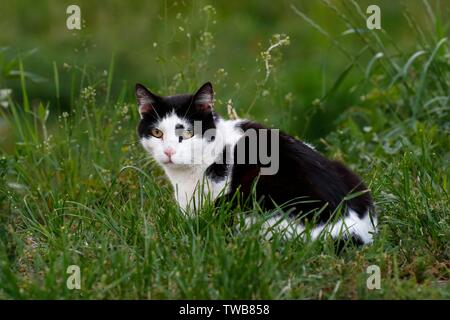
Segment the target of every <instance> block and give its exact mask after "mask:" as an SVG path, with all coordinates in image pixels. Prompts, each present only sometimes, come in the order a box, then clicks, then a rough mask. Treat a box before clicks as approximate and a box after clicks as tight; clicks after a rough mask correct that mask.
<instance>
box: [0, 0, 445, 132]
mask: <svg viewBox="0 0 450 320" xmlns="http://www.w3.org/2000/svg"><path fill="white" fill-rule="evenodd" d="M358 3H359V4H360V6H361V8H367V6H368V5H369V4H377V5H379V6H380V7H381V8H382V27H383V29H384V30H385V31H386V32H385V33H386V36H387V37H390V38H391V39H395V41H393V44H396V45H398V46H399V47H407V48H411V49H413V48H414V47H415V42H416V41H417V37H416V36H415V35H413V34H412V32H411V26H410V25H408V23H407V20H405V19H404V15H405V13H407V12H408V13H410V14H411V15H412V16H413V17H414V19H416V22H417V23H420V25H421V26H422V27H424V26H428V27H430V28H431V29H432V28H433V26H431V25H429V19H427V16H426V15H427V13H426V10H425V7H424V5H423V2H422V1H421V0H412V1H374V0H371V1H359V2H358ZM71 4H78V5H79V6H80V8H81V18H82V21H83V22H82V30H80V31H78V30H72V31H70V30H68V29H67V28H66V19H67V17H68V14H66V8H67V7H68V6H69V5H71ZM325 4H326V3H325ZM445 4H446V1H442V3H441V2H439V3H438V6H440V7H442V10H448V8H447V6H446V5H445ZM293 5H294V6H295V7H296V8H298V9H299V10H301V11H302V12H304V13H305V14H307V16H308V17H309V18H310V19H312V20H314V21H315V22H316V23H317V24H318V25H320V26H321V27H322V28H323V29H324V30H325V31H326V32H328V33H329V35H330V37H331V39H334V40H330V38H327V37H326V36H324V35H323V34H321V33H320V32H319V31H317V30H316V29H314V28H312V27H311V25H310V24H308V23H307V22H305V21H304V20H303V19H302V18H301V17H300V16H298V15H297V14H296V13H295V12H294V10H293V8H292V6H293ZM330 5H331V6H336V7H337V8H339V9H341V8H342V7H343V6H347V7H348V6H350V4H349V2H345V1H331V2H330V4H329V5H328V6H327V5H324V1H298V0H296V1H265V2H264V3H263V2H261V1H256V0H253V1H231V2H230V1H214V2H213V7H210V6H209V3H207V2H204V1H145V2H144V1H139V2H131V1H128V2H125V1H118V0H113V1H76V3H75V2H73V1H23V0H18V1H2V2H1V4H0V15H1V19H0V30H2V31H1V32H0V47H2V48H3V51H2V53H1V58H2V61H0V63H2V66H1V67H2V69H3V72H2V77H0V88H11V89H12V90H13V96H14V97H15V98H16V99H20V93H21V90H20V79H19V78H18V76H11V75H8V74H7V73H8V70H10V69H11V68H9V69H8V68H7V66H8V64H7V62H8V61H10V60H11V59H12V58H13V57H16V58H17V57H18V56H21V57H22V58H23V64H24V69H25V70H26V71H27V72H30V77H29V80H30V81H28V82H27V89H28V92H29V96H30V97H31V101H32V103H33V104H34V105H37V103H38V102H44V103H45V102H47V101H48V102H50V103H51V105H50V110H51V109H52V108H54V107H55V106H56V105H57V103H58V102H57V101H56V99H57V98H56V95H55V90H56V89H55V81H54V73H55V67H56V69H57V70H58V76H59V82H60V88H58V90H59V91H60V93H59V95H60V98H59V100H60V101H59V102H60V105H61V108H62V109H68V108H70V104H71V102H72V101H71V100H70V95H71V82H77V83H78V82H79V81H81V80H80V78H81V77H80V78H78V79H77V78H75V79H74V78H73V77H74V76H73V72H72V71H73V69H74V68H78V69H79V70H81V71H83V72H82V73H83V74H85V75H86V78H87V81H88V82H89V83H90V84H94V85H95V86H96V89H97V91H102V90H103V91H104V90H106V81H102V78H103V80H105V79H106V78H107V77H108V70H109V68H110V63H111V61H112V59H113V62H114V65H113V69H112V70H109V71H113V78H112V80H113V81H112V88H113V90H112V92H111V96H112V97H115V96H118V95H119V94H125V95H126V97H127V99H132V93H133V92H132V90H133V87H134V83H136V82H141V83H143V84H145V85H147V86H148V87H149V88H150V89H152V90H154V91H156V92H158V93H160V94H169V93H175V92H185V91H192V90H195V87H198V86H200V85H201V84H202V83H203V82H205V81H212V82H213V84H214V85H215V89H216V93H217V99H218V101H217V109H218V110H219V112H222V113H224V112H225V110H226V108H225V105H226V102H228V101H229V99H232V102H233V105H234V107H235V108H236V110H237V112H238V114H239V115H240V116H250V117H252V118H255V119H256V120H259V121H263V122H267V123H268V124H270V125H275V126H278V127H281V128H282V129H284V130H286V131H288V132H290V133H292V134H296V135H299V136H301V137H302V138H305V139H307V140H316V139H318V138H319V137H323V136H325V135H326V134H327V133H329V132H330V131H331V130H333V129H335V125H336V119H337V118H338V117H339V115H340V114H341V112H342V111H343V110H344V109H348V108H349V107H351V106H352V105H354V104H355V103H356V102H358V101H359V99H360V95H361V92H363V91H364V88H363V89H361V90H359V89H360V88H359V89H358V88H355V87H351V86H352V85H354V84H355V83H358V81H359V79H361V77H362V75H363V73H362V72H360V71H361V70H355V68H353V69H352V70H350V72H349V73H348V74H345V77H344V79H343V80H344V81H342V82H339V86H338V88H336V89H337V90H333V92H332V94H331V95H328V96H327V99H324V100H323V101H322V102H321V103H317V101H319V100H317V99H321V98H323V97H324V96H326V95H327V92H328V91H329V90H330V89H332V88H333V85H334V84H335V83H336V81H337V80H338V78H339V76H340V75H341V74H342V73H343V72H344V71H345V69H346V68H347V66H348V65H349V63H351V58H350V57H348V56H346V55H345V54H344V53H343V52H342V51H341V50H339V49H338V48H337V47H336V46H334V45H333V41H339V43H340V44H342V45H345V47H346V50H347V52H349V53H350V54H351V55H352V56H354V55H356V54H357V53H358V52H359V50H361V49H362V47H363V46H362V44H361V42H360V39H358V36H357V34H356V33H349V32H347V33H345V32H346V31H347V30H349V28H350V27H349V26H348V25H346V23H345V22H344V21H343V20H342V19H341V18H340V17H339V16H338V15H337V14H335V13H334V12H333V9H332V8H330ZM347 9H348V8H347ZM354 11H355V12H354V16H353V17H349V18H355V17H356V19H358V17H357V12H356V10H354ZM350 12H351V11H350ZM364 13H365V12H364ZM359 21H360V25H361V30H364V29H365V28H366V26H365V21H364V20H363V19H360V18H359ZM416 22H413V23H416ZM274 34H284V35H287V36H289V40H290V44H289V45H287V46H283V47H281V48H278V49H279V50H278V51H277V52H276V55H275V56H274V57H272V61H271V62H272V63H273V64H274V67H275V68H276V70H274V72H272V73H271V75H270V77H269V80H268V82H267V83H266V86H261V85H260V86H259V87H258V83H261V82H262V80H263V79H264V74H265V70H264V64H263V61H261V59H260V58H261V52H263V51H264V50H266V49H267V48H268V47H269V45H270V43H269V41H270V39H271V37H272V35H274ZM30 51H33V52H32V53H31V54H29V53H30ZM274 54H275V53H274ZM373 54H374V53H373V52H370V51H367V52H365V53H364V54H362V55H361V57H360V61H361V65H366V64H367V63H368V61H369V60H370V59H371V58H372V57H373ZM279 58H281V59H279ZM258 59H259V61H257V60H258ZM277 60H279V61H277ZM16 62H17V61H16ZM16 67H17V65H16ZM5 70H6V71H5ZM266 87H267V89H266ZM269 88H270V89H269ZM100 93H101V92H100ZM72 94H73V93H72ZM314 102H316V103H314ZM250 106H251V107H250ZM249 109H250V110H249ZM248 111H249V112H248ZM247 113H249V114H247ZM306 119H308V120H306Z"/></svg>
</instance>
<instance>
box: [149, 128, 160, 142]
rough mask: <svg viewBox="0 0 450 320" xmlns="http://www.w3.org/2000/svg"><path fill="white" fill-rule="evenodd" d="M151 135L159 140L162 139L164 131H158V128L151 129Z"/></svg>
mask: <svg viewBox="0 0 450 320" xmlns="http://www.w3.org/2000/svg"><path fill="white" fill-rule="evenodd" d="M150 134H151V135H152V136H154V137H155V138H158V139H161V138H162V136H163V133H162V131H161V130H159V129H156V128H153V129H151V130H150Z"/></svg>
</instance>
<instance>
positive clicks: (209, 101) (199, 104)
mask: <svg viewBox="0 0 450 320" xmlns="http://www.w3.org/2000/svg"><path fill="white" fill-rule="evenodd" d="M213 100H214V91H213V87H212V84H211V82H207V83H205V84H204V85H202V86H201V87H200V89H198V90H197V92H196V93H195V94H194V105H195V107H196V108H199V109H200V110H202V111H204V112H208V111H211V110H212V108H213Z"/></svg>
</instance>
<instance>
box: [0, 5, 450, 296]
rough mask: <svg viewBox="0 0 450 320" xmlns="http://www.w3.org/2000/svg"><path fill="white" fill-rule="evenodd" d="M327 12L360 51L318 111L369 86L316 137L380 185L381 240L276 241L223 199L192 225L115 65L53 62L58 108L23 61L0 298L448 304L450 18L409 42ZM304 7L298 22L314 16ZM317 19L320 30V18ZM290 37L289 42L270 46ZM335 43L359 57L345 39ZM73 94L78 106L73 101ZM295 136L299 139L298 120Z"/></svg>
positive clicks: (11, 127) (8, 171)
mask: <svg viewBox="0 0 450 320" xmlns="http://www.w3.org/2000/svg"><path fill="white" fill-rule="evenodd" d="M424 3H426V4H428V2H426V1H425V2H424ZM324 7H325V8H328V9H330V14H333V13H334V14H336V15H338V16H339V17H340V18H341V19H343V21H344V22H345V23H347V25H348V28H349V29H348V30H350V31H349V34H352V35H353V36H354V37H356V38H357V39H358V41H360V47H359V49H360V50H357V51H354V53H351V54H350V55H351V56H350V59H349V61H350V62H349V64H347V65H346V66H343V67H342V70H344V71H343V72H342V73H341V74H340V75H338V76H336V77H335V79H336V81H335V82H334V84H333V85H331V86H330V89H329V90H324V92H323V94H322V97H321V98H320V99H318V101H315V102H314V105H313V106H314V107H315V108H317V109H323V110H325V111H326V110H327V108H329V104H330V101H331V102H333V100H332V98H333V96H335V94H336V93H337V92H338V91H339V90H341V91H342V90H344V89H343V83H344V82H345V81H346V80H348V77H349V75H350V74H351V73H352V72H353V73H354V77H359V78H358V81H354V82H352V83H351V86H350V88H351V89H350V92H349V94H351V95H357V96H359V99H357V100H356V102H354V104H353V105H351V106H349V107H348V108H346V110H343V111H342V112H341V116H340V118H339V119H337V120H336V126H337V129H336V130H334V131H333V132H331V133H330V134H328V135H327V136H325V137H323V138H322V139H321V140H318V141H316V142H317V144H318V145H319V148H320V149H321V150H322V151H323V152H324V153H326V154H327V155H328V156H330V157H333V158H338V159H342V160H344V161H345V162H346V163H348V164H349V165H350V166H351V167H352V169H354V170H356V171H357V172H358V173H360V174H361V175H362V176H363V178H364V180H365V181H366V182H367V183H368V185H369V186H370V188H371V190H372V192H373V194H374V198H375V200H376V203H377V207H378V212H379V215H380V219H379V222H380V233H379V235H378V236H377V238H376V240H375V242H374V244H373V245H372V246H367V247H363V248H354V247H348V248H346V250H345V251H343V252H342V253H340V254H337V253H336V252H335V250H334V247H333V244H332V243H330V242H329V241H325V240H320V241H316V242H312V243H302V242H300V241H282V239H280V238H279V237H275V239H273V240H272V241H263V240H261V238H260V237H259V230H258V228H257V227H253V228H251V229H249V230H247V231H245V232H242V233H236V232H234V228H232V227H230V226H229V225H228V221H229V215H230V214H231V213H230V211H229V210H228V208H227V205H226V204H223V205H222V206H221V208H219V209H218V211H213V210H212V209H211V208H208V207H207V208H205V209H204V210H203V211H202V212H201V213H200V214H199V215H198V216H197V217H195V218H192V219H185V218H183V217H182V216H181V215H180V214H179V212H178V209H177V207H176V205H175V202H174V200H173V198H172V190H171V187H170V185H169V184H168V182H167V181H166V179H165V178H164V176H163V174H162V171H161V170H160V169H159V168H158V167H157V166H156V164H155V163H154V162H152V161H151V160H150V159H149V158H148V157H147V156H146V155H145V153H144V151H143V150H142V148H141V147H140V146H139V144H138V143H137V135H136V132H135V127H136V124H137V122H138V114H137V108H136V106H135V104H134V102H133V99H132V96H131V94H129V93H127V92H129V89H127V85H126V84H125V85H123V87H122V88H120V89H119V90H117V91H113V90H112V89H111V88H112V83H113V82H114V77H116V74H117V71H116V68H115V61H117V56H115V58H114V59H111V63H110V66H109V68H108V70H109V73H108V75H107V77H101V76H96V72H95V70H94V71H89V67H88V66H82V67H77V68H75V67H73V68H72V69H71V70H70V72H71V76H70V78H71V79H72V80H71V81H70V83H62V82H60V76H59V73H60V70H59V69H58V66H57V65H56V64H53V66H52V69H51V70H50V71H51V72H52V73H53V75H54V79H53V82H54V83H55V90H54V92H55V96H56V100H57V101H58V102H57V104H56V105H51V104H45V103H36V98H38V97H34V96H33V97H29V95H28V89H27V84H28V81H27V77H26V76H25V75H26V73H25V72H24V70H25V69H24V68H25V66H24V64H23V63H22V61H21V60H20V59H19V60H18V61H19V62H20V63H19V66H20V70H21V73H20V75H21V77H20V81H21V91H22V93H23V94H22V99H16V100H12V99H11V98H10V99H9V107H8V108H6V109H5V108H3V109H1V118H2V119H3V121H5V123H6V124H7V128H8V131H9V134H10V135H11V136H12V137H13V138H12V140H13V141H12V145H13V146H12V147H11V148H9V147H8V148H6V147H5V148H3V150H2V157H1V159H0V298H7V299H11V298H16V299H94V298H95V299H120V298H127V299H134V298H136V299H166V298H172V299H179V298H189V299H202V298H203V299H237V298H241V299H380V298H383V299H386V298H387V299H430V298H438V299H449V298H450V283H449V278H450V272H449V269H450V262H449V261H450V250H449V248H450V246H449V239H450V214H449V208H450V203H449V187H450V186H449V183H450V172H449V170H448V163H449V158H450V153H449V148H448V146H449V145H450V135H449V128H450V121H449V120H450V119H449V85H450V79H449V74H450V73H449V69H450V67H449V50H448V40H447V38H446V37H445V34H447V33H448V24H447V25H444V24H443V23H444V21H445V19H442V18H439V16H438V15H436V14H435V13H433V9H432V8H431V7H429V10H428V11H427V12H429V14H430V15H431V16H430V20H431V21H433V22H434V25H433V28H432V29H431V30H430V29H427V28H425V27H422V26H421V25H420V24H414V23H413V19H414V18H413V17H412V16H410V15H408V13H407V12H406V13H405V19H406V20H407V21H412V22H411V26H414V28H415V29H413V31H411V32H413V33H414V37H416V39H417V43H416V45H415V47H413V48H398V47H396V46H395V42H393V41H392V39H389V36H388V35H387V34H384V33H383V32H380V33H375V32H362V31H360V30H358V29H357V26H358V23H359V22H358V21H360V20H361V19H362V17H361V8H360V7H358V5H357V4H356V2H353V1H349V2H345V5H343V7H338V8H336V7H334V6H333V5H332V4H330V3H328V2H327V1H324ZM293 9H295V11H294V12H296V13H297V14H298V15H297V17H298V19H299V21H301V19H302V18H304V17H307V16H306V15H305V14H304V13H302V12H301V11H300V9H299V8H297V7H294V8H293ZM358 19H359V20H358ZM307 23H310V24H311V25H312V26H313V29H311V32H314V27H315V26H317V24H316V23H315V22H314V21H313V20H312V19H311V18H308V21H307ZM422 34H424V35H426V36H424V37H422V36H421V35H422ZM277 39H278V40H280V39H284V40H285V39H286V38H284V37H282V36H277V37H275V38H274V40H272V41H275V42H271V43H270V44H269V46H268V48H270V47H271V46H272V45H274V44H275V43H276V41H277ZM284 40H283V41H284ZM331 43H332V45H333V46H342V47H341V48H340V50H341V51H342V50H343V51H344V52H347V53H348V52H353V51H349V50H348V49H346V48H345V43H344V42H343V41H342V42H340V41H339V39H333V41H331ZM212 49H213V48H212V47H211V46H208V47H197V49H196V50H197V51H196V52H194V53H193V56H195V57H196V59H197V60H194V62H193V64H192V65H189V66H188V68H187V69H188V70H186V71H185V73H186V74H185V76H184V77H186V75H189V74H190V72H194V73H197V72H198V70H197V69H198V68H201V67H202V64H204V63H205V59H212V57H211V54H210V53H211V50H212ZM281 50H282V49H281ZM267 51H269V50H263V52H267ZM269 57H270V58H268V56H267V54H264V55H262V56H261V57H260V61H259V62H258V63H259V64H260V65H261V68H262V72H261V73H258V74H260V77H259V78H258V79H259V80H258V79H257V84H256V87H257V88H258V90H257V92H256V96H255V97H252V98H251V99H250V98H249V99H248V100H249V101H255V104H254V105H255V108H257V107H256V106H257V105H258V104H262V103H263V102H264V101H265V100H264V94H263V92H264V91H265V90H275V91H276V85H277V84H276V81H275V80H276V79H277V78H276V70H275V68H274V69H270V72H271V75H270V79H269V81H267V79H266V74H267V73H265V71H267V70H266V69H265V67H264V66H265V65H267V63H266V62H267V61H269V59H270V63H271V64H272V63H273V64H275V66H276V65H278V64H280V63H282V60H281V62H280V56H279V52H278V53H277V52H272V53H270V54H269ZM197 63H198V64H197ZM113 71H114V75H113ZM274 77H275V78H274ZM186 78H190V77H186ZM193 78H194V77H193ZM191 79H192V78H191ZM180 85H181V84H177V83H176V82H175V84H173V83H172V84H171V85H169V84H167V86H163V87H161V88H160V89H161V92H168V91H176V90H177V89H179V87H177V86H180ZM194 85H195V84H194V83H189V84H188V86H194ZM67 87H69V88H70V92H71V97H73V98H72V99H71V100H70V102H69V103H68V105H66V106H63V105H61V106H60V105H59V101H60V100H59V99H60V93H61V92H62V90H64V89H65V88H67ZM219 99H223V97H220V96H219ZM330 99H331V100H330ZM56 100H55V101H56ZM224 105H225V103H222V104H219V108H221V109H220V111H223V110H224ZM250 106H251V107H253V104H251V105H250ZM60 107H61V109H60ZM238 110H247V109H246V108H245V107H241V109H238ZM253 110H255V109H253ZM289 112H290V114H292V113H293V114H295V111H292V109H290V111H289ZM248 113H249V115H250V116H251V115H252V112H250V111H249V112H248ZM265 116H267V117H269V116H270V114H266V115H265ZM313 117H315V113H314V111H313V112H311V113H309V114H306V115H304V121H305V122H308V121H310V120H311V119H312V118H313ZM282 129H284V130H286V131H289V132H291V133H293V134H297V135H300V133H299V132H296V131H295V126H293V125H289V122H286V126H285V127H282ZM70 265H78V266H80V269H81V290H69V289H67V287H66V280H67V278H68V276H69V275H68V274H67V273H66V270H67V267H68V266H70ZM369 265H378V266H379V267H380V269H381V289H380V290H368V288H367V286H366V280H367V277H368V274H367V273H366V269H367V267H368V266H369Z"/></svg>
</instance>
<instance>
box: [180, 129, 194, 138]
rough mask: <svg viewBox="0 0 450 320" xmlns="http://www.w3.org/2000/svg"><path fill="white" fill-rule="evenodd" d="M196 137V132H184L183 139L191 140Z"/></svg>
mask: <svg viewBox="0 0 450 320" xmlns="http://www.w3.org/2000/svg"><path fill="white" fill-rule="evenodd" d="M193 136H194V132H193V131H192V130H183V133H182V137H183V139H190V138H192V137H193Z"/></svg>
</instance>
